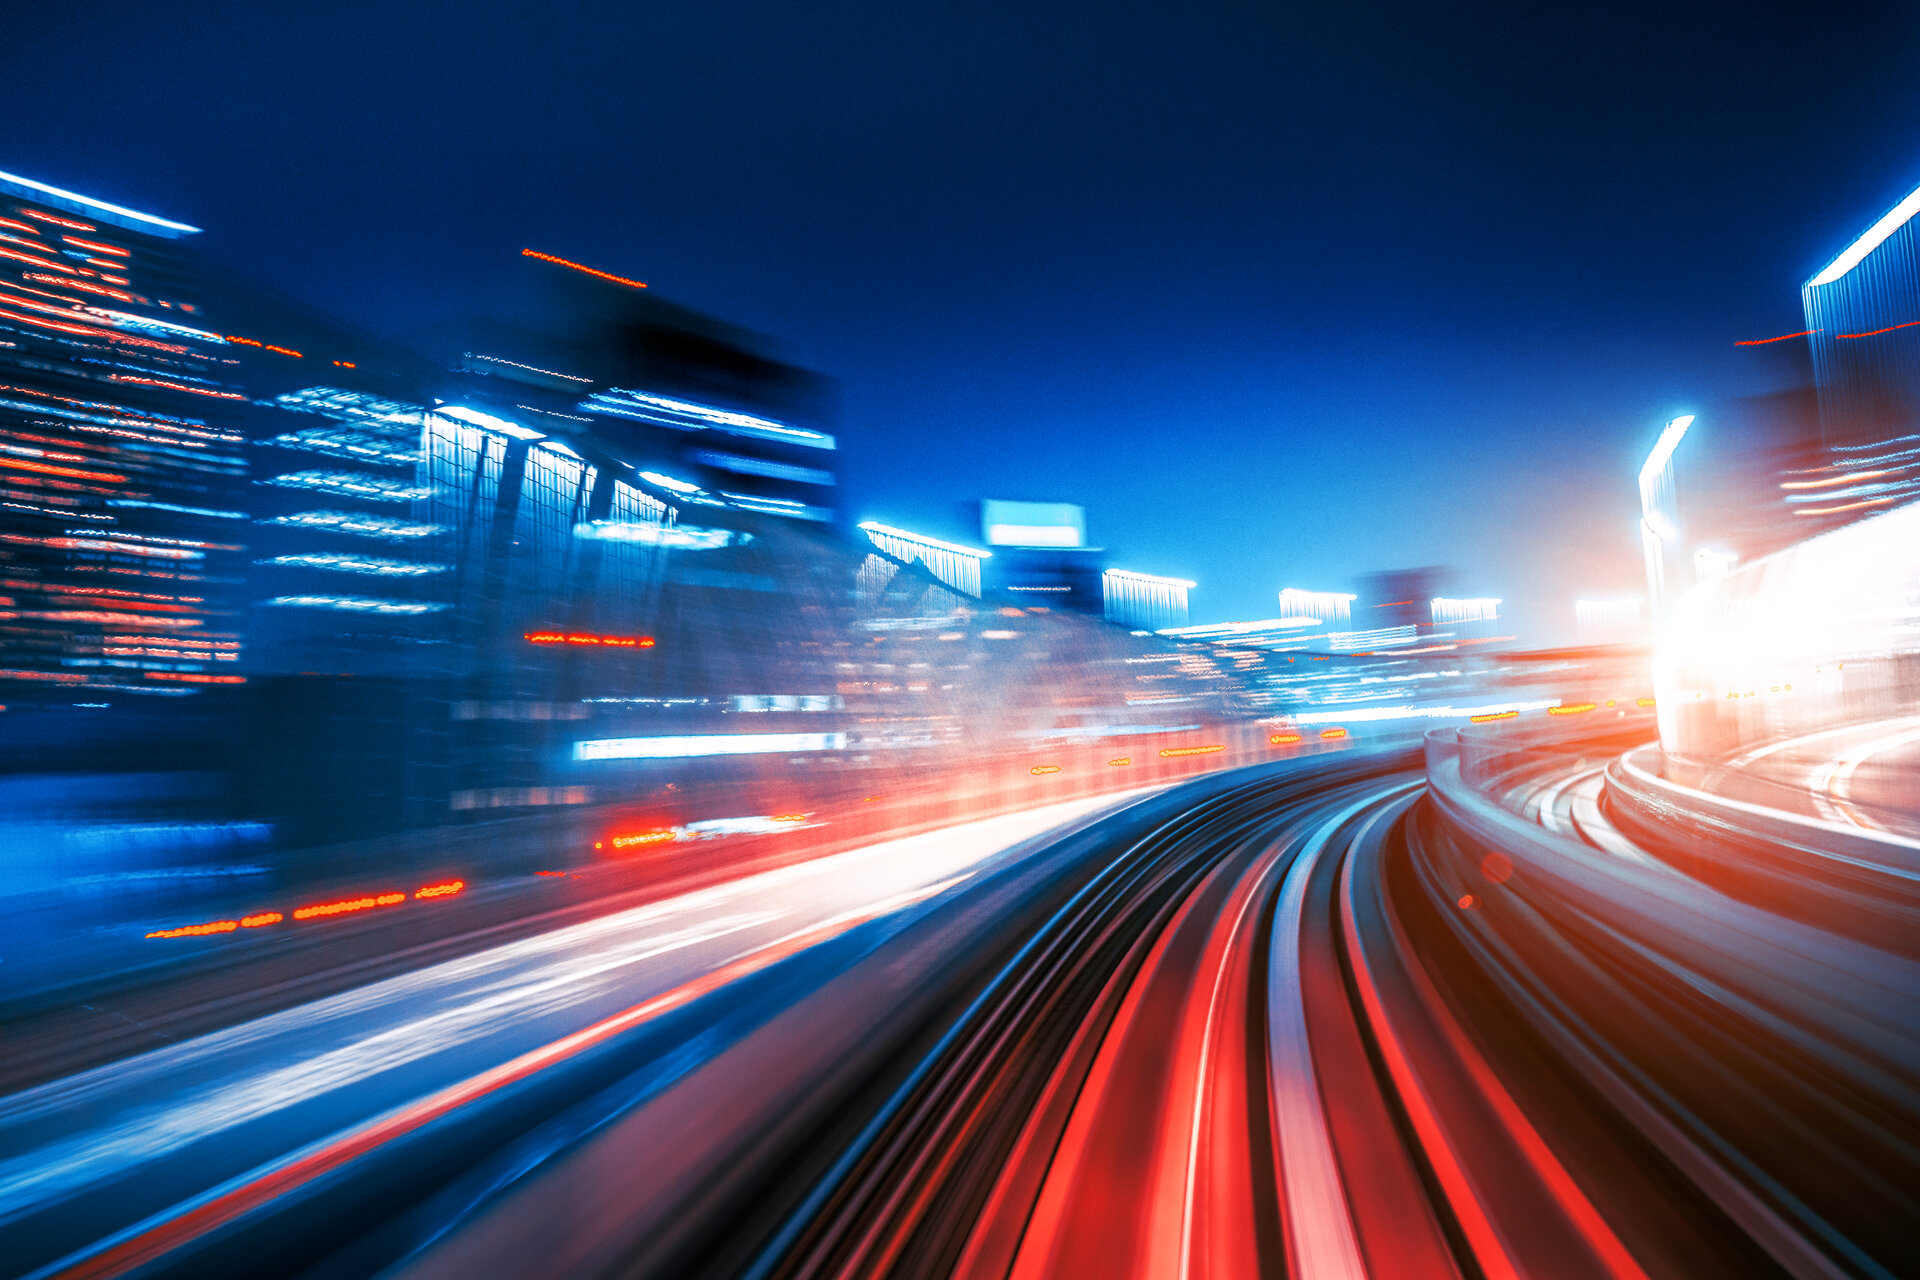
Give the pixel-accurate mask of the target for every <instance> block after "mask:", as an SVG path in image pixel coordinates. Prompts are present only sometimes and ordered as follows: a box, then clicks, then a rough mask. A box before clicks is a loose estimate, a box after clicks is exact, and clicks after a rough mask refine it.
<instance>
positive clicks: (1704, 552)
mask: <svg viewBox="0 0 1920 1280" xmlns="http://www.w3.org/2000/svg"><path fill="white" fill-rule="evenodd" d="M1739 560H1740V557H1739V556H1737V555H1735V554H1733V552H1731V551H1716V550H1714V549H1713V548H1712V547H1701V548H1700V549H1699V550H1697V551H1695V552H1694V553H1693V571H1694V574H1695V576H1697V577H1698V578H1699V579H1700V581H1702V582H1711V581H1713V580H1714V579H1716V578H1724V577H1726V576H1727V575H1728V574H1729V573H1732V572H1733V566H1734V565H1735V564H1736V563H1738V562H1739Z"/></svg>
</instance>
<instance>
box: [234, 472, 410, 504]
mask: <svg viewBox="0 0 1920 1280" xmlns="http://www.w3.org/2000/svg"><path fill="white" fill-rule="evenodd" d="M259 483H260V484H266V485H273V486H274V487H276V488H281V489H310V490H313V491H314V492H317V493H331V494H336V495H338V496H340V497H342V498H362V499H365V500H366V501H368V502H414V501H416V500H418V499H421V498H430V497H432V496H433V489H432V487H431V486H428V485H419V484H414V483H413V482H412V481H410V480H397V479H393V478H390V477H387V476H376V475H368V474H366V473H364V472H359V471H290V472H288V473H287V474H285V475H280V476H274V477H272V478H271V479H267V480H261V481H259Z"/></svg>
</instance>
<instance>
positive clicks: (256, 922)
mask: <svg viewBox="0 0 1920 1280" xmlns="http://www.w3.org/2000/svg"><path fill="white" fill-rule="evenodd" d="M285 919H286V917H285V916H283V915H281V914H280V913H279V912H278V911H262V912H261V913H260V914H259V915H257V916H241V917H240V927H241V928H242V929H258V928H259V927H260V926H261V925H267V924H279V923H280V922H281V921H282V920H285Z"/></svg>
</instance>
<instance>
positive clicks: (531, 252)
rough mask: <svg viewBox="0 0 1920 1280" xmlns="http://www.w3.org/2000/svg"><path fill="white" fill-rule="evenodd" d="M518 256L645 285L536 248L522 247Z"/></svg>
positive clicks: (641, 285)
mask: <svg viewBox="0 0 1920 1280" xmlns="http://www.w3.org/2000/svg"><path fill="white" fill-rule="evenodd" d="M520 256H521V257H523V258H538V259H540V261H542V262H551V263H554V264H556V265H558V266H562V267H572V268H573V269H574V270H575V271H584V272H586V273H587V274H588V275H590V276H599V277H600V278H601V279H602V280H611V281H613V282H614V283H615V284H624V285H629V286H631V287H633V288H635V289H644V288H646V287H647V286H646V285H644V284H641V283H640V282H639V281H638V280H629V279H627V278H626V277H625V276H616V275H614V274H612V273H611V272H607V271H596V270H595V269H594V268H592V267H583V266H581V265H580V264H579V263H577V262H568V261H567V260H566V259H565V258H556V257H554V256H553V255H552V254H550V253H542V252H540V251H539V250H538V249H522V250H521V251H520Z"/></svg>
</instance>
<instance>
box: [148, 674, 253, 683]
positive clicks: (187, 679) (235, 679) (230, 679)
mask: <svg viewBox="0 0 1920 1280" xmlns="http://www.w3.org/2000/svg"><path fill="white" fill-rule="evenodd" d="M147 679H149V680H172V681H175V682H177V683H179V684H245V683H246V682H247V678H246V677H245V676H210V675H208V674H207V673H206V672H204V671H149V672H147Z"/></svg>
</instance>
